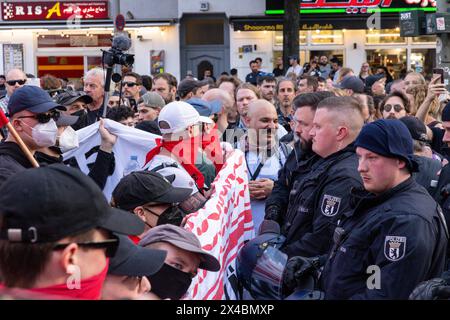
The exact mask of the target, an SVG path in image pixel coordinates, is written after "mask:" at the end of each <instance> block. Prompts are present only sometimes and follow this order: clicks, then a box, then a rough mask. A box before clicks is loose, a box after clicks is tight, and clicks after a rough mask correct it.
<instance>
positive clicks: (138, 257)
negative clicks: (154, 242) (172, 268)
mask: <svg viewBox="0 0 450 320" xmlns="http://www.w3.org/2000/svg"><path fill="white" fill-rule="evenodd" d="M116 236H117V238H118V239H119V246H118V248H117V251H116V254H115V255H114V257H112V258H111V259H110V260H109V268H108V274H113V275H118V276H130V277H142V276H148V275H150V276H151V275H152V274H155V273H156V272H158V271H159V269H161V267H162V266H163V265H164V260H165V259H166V255H167V251H165V250H157V249H150V248H148V249H145V248H143V247H141V246H138V245H136V244H134V243H133V242H132V241H131V240H130V239H129V238H128V237H127V236H123V235H118V234H116Z"/></svg>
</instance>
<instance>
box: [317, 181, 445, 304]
mask: <svg viewBox="0 0 450 320" xmlns="http://www.w3.org/2000/svg"><path fill="white" fill-rule="evenodd" d="M352 199H353V200H352V202H353V204H354V210H352V211H349V212H347V213H344V215H343V217H342V221H341V222H340V223H339V226H338V228H336V231H335V235H334V237H333V238H334V241H335V244H334V247H333V249H332V250H331V253H330V255H329V258H328V261H327V263H326V264H325V266H324V269H323V271H322V276H321V284H322V290H323V291H325V299H340V300H341V299H408V296H409V295H410V293H411V292H412V291H413V289H414V288H415V287H416V286H417V285H418V284H419V283H420V282H422V281H425V280H428V279H431V278H433V277H438V276H440V275H441V273H442V271H443V270H444V265H445V252H446V247H447V234H446V230H445V223H444V222H443V217H442V212H441V213H439V211H440V208H439V206H438V205H437V204H436V202H435V201H434V200H433V198H431V196H430V195H429V194H428V193H427V191H426V190H425V189H424V188H423V187H422V186H420V185H418V184H417V183H416V182H415V181H414V179H413V178H409V179H408V180H406V181H404V182H403V183H401V184H399V185H397V186H396V187H394V188H392V189H391V190H389V191H387V192H385V193H384V194H382V195H379V196H374V195H371V194H369V193H368V192H367V191H362V190H360V191H356V190H354V191H353V192H352ZM374 266H375V267H374ZM374 268H375V269H377V270H378V271H379V272H378V271H377V270H375V271H374ZM375 273H376V275H375ZM372 276H373V278H372ZM376 276H379V282H378V285H377V281H373V279H376ZM369 277H370V278H369ZM368 283H369V284H370V285H368ZM374 286H375V288H374ZM369 287H370V288H369Z"/></svg>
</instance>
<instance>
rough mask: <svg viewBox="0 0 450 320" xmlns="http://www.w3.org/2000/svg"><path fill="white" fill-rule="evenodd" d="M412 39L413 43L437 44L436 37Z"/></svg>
mask: <svg viewBox="0 0 450 320" xmlns="http://www.w3.org/2000/svg"><path fill="white" fill-rule="evenodd" d="M412 39H413V42H420V43H424V42H431V43H436V36H435V35H431V36H420V37H413V38H412Z"/></svg>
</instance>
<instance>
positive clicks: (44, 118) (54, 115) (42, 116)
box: [18, 112, 61, 123]
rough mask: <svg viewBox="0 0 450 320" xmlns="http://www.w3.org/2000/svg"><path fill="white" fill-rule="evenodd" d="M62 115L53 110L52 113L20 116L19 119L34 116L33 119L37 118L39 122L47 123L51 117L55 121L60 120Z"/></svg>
mask: <svg viewBox="0 0 450 320" xmlns="http://www.w3.org/2000/svg"><path fill="white" fill-rule="evenodd" d="M60 116H61V114H60V113H59V112H51V113H38V114H36V115H34V116H22V117H18V118H19V119H21V118H33V119H36V120H37V121H38V122H39V123H47V122H49V121H50V120H51V119H53V120H54V121H58V119H59V117H60Z"/></svg>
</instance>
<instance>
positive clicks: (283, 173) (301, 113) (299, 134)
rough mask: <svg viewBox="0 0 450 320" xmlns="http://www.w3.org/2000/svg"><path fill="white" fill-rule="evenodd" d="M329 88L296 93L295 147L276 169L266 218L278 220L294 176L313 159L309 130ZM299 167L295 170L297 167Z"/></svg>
mask: <svg viewBox="0 0 450 320" xmlns="http://www.w3.org/2000/svg"><path fill="white" fill-rule="evenodd" d="M331 96H333V94H332V93H331V92H327V91H323V92H314V93H305V94H302V95H299V96H297V97H295V99H294V101H293V105H294V109H295V112H294V118H293V121H294V129H293V131H292V134H293V135H294V140H295V144H294V150H293V151H292V152H291V153H290V155H289V157H288V158H287V160H286V163H285V164H284V166H283V167H282V168H281V170H280V171H279V172H278V179H277V181H275V184H274V187H273V190H272V193H271V195H270V196H269V198H268V199H267V200H266V210H265V212H266V215H265V219H267V220H274V221H276V222H281V215H282V213H283V212H286V210H287V207H288V203H289V193H290V191H291V189H292V185H293V183H294V181H295V180H297V179H300V178H301V177H302V176H303V174H304V173H306V172H308V170H309V168H310V166H311V165H312V164H313V163H314V161H313V159H311V158H312V156H313V155H314V152H313V151H312V148H311V146H312V139H311V136H310V135H309V131H310V130H311V128H312V121H313V119H314V114H315V113H316V108H317V105H318V104H319V102H320V101H322V100H323V99H325V98H328V97H331ZM310 159H311V161H310ZM297 169H298V170H297Z"/></svg>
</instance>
